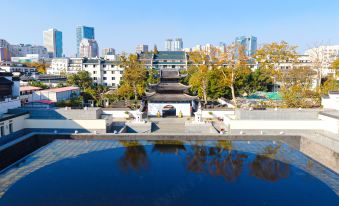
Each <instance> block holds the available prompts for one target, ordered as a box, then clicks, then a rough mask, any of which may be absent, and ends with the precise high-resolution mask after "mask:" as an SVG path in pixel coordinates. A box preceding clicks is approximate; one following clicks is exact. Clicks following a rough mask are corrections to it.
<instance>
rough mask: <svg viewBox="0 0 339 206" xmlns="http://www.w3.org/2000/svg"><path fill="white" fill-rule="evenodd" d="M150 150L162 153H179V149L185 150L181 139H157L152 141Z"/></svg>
mask: <svg viewBox="0 0 339 206" xmlns="http://www.w3.org/2000/svg"><path fill="white" fill-rule="evenodd" d="M153 144H154V145H153V149H152V152H159V153H163V154H176V155H177V154H179V152H180V151H186V147H185V145H184V142H183V141H176V140H159V141H154V142H153Z"/></svg>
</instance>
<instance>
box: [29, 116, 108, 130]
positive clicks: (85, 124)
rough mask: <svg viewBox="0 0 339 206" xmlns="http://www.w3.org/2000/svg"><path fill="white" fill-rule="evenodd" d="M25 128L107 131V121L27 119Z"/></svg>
mask: <svg viewBox="0 0 339 206" xmlns="http://www.w3.org/2000/svg"><path fill="white" fill-rule="evenodd" d="M24 126H25V128H39V129H88V130H106V121H105V120H104V119H98V120H42V119H26V120H25V122H24Z"/></svg>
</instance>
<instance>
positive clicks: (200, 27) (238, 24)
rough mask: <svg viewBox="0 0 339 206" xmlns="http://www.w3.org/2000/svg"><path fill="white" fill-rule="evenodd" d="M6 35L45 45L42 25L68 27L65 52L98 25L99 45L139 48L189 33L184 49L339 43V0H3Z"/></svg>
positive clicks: (0, 33)
mask: <svg viewBox="0 0 339 206" xmlns="http://www.w3.org/2000/svg"><path fill="white" fill-rule="evenodd" d="M0 8H1V18H2V21H1V26H0V38H3V39H6V40H7V41H9V42H10V43H12V44H16V43H31V44H38V45H39V44H42V31H43V30H47V29H48V28H51V27H54V28H57V29H59V30H61V31H62V32H63V40H64V41H63V43H64V53H65V54H66V55H72V54H74V53H75V52H76V51H75V50H76V41H75V27H76V25H88V26H93V27H95V35H96V39H97V41H98V44H99V47H100V48H104V47H113V48H115V49H116V50H117V51H118V52H121V51H126V52H131V51H134V48H135V46H136V45H137V44H140V43H144V44H149V45H150V47H151V48H153V45H154V44H157V46H158V48H159V50H162V49H163V48H164V39H166V38H169V37H170V38H175V37H182V38H183V41H184V47H192V46H194V45H196V44H205V43H212V44H218V43H219V42H226V43H230V42H231V41H233V39H234V38H235V37H236V36H239V35H254V36H257V37H258V43H259V44H262V43H267V42H271V41H280V40H285V41H288V42H289V43H291V44H294V45H298V46H299V51H300V52H302V51H304V50H305V49H307V48H309V47H311V46H312V45H314V44H315V43H324V44H339V12H338V8H339V1H338V0H257V1H250V0H243V1H236V0H111V1H109V0H92V1H88V0H0Z"/></svg>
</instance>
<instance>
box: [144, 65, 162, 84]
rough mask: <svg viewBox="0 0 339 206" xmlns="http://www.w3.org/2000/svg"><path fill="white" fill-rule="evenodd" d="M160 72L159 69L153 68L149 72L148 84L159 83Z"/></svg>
mask: <svg viewBox="0 0 339 206" xmlns="http://www.w3.org/2000/svg"><path fill="white" fill-rule="evenodd" d="M158 75H159V72H158V70H156V69H154V68H151V69H149V70H148V72H147V83H148V84H157V83H159V78H158Z"/></svg>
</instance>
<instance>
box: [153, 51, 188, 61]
mask: <svg viewBox="0 0 339 206" xmlns="http://www.w3.org/2000/svg"><path fill="white" fill-rule="evenodd" d="M154 59H186V53H185V52H183V51H160V52H159V53H158V54H156V55H154Z"/></svg>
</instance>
